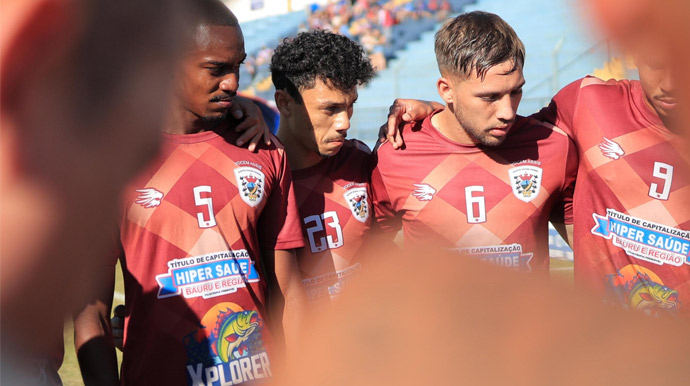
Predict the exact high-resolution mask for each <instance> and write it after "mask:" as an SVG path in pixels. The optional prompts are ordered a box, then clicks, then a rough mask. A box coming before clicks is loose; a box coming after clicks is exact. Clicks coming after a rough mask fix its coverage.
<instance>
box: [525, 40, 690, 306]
mask: <svg viewBox="0 0 690 386" xmlns="http://www.w3.org/2000/svg"><path fill="white" fill-rule="evenodd" d="M636 64H637V68H638V73H639V78H640V80H639V81H631V80H621V81H615V80H609V81H603V80H600V79H597V78H594V77H586V78H584V79H580V80H577V81H575V82H573V83H571V84H570V85H568V86H566V87H565V88H563V90H561V91H560V92H559V93H558V94H556V96H554V98H553V100H552V101H551V104H550V105H549V106H548V107H547V108H545V109H544V110H542V111H541V112H540V113H539V114H537V115H536V117H537V118H539V119H542V120H545V121H548V122H552V123H554V124H556V125H557V126H558V127H560V128H562V129H563V130H565V131H566V132H568V133H569V135H570V136H571V137H572V138H573V140H574V141H575V143H576V145H577V149H578V153H579V156H580V165H579V169H578V174H577V186H576V189H575V198H574V200H575V206H576V207H577V211H576V212H575V215H574V221H575V227H574V235H573V252H574V257H575V281H576V283H578V284H584V285H587V286H588V287H595V288H597V289H599V290H601V291H602V292H605V293H607V294H608V297H613V298H614V300H616V301H620V302H622V303H623V304H624V305H625V306H626V307H629V308H631V309H638V310H643V311H644V312H646V313H650V314H656V313H658V312H659V311H662V310H663V311H669V312H671V313H677V312H678V311H681V312H683V311H684V310H683V306H686V305H688V304H690V265H688V263H689V261H688V256H689V255H690V194H688V192H689V191H690V159H689V158H688V148H687V146H686V142H685V141H684V140H683V139H682V138H681V137H680V136H679V135H678V130H679V127H678V109H679V107H680V106H679V102H678V99H677V98H676V93H677V90H676V85H675V82H674V80H673V77H672V76H671V72H670V67H669V65H668V62H667V61H666V60H665V59H664V57H663V56H659V55H656V54H651V53H649V52H648V51H644V53H643V52H638V53H637V55H636Z"/></svg>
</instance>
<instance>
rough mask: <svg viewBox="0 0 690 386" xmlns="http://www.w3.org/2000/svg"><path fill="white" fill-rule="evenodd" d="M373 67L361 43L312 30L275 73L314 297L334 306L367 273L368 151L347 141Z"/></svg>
mask: <svg viewBox="0 0 690 386" xmlns="http://www.w3.org/2000/svg"><path fill="white" fill-rule="evenodd" d="M373 73H374V70H373V68H372V65H371V63H370V61H369V59H368V58H367V57H366V55H365V53H364V51H363V50H362V48H361V47H360V46H359V45H358V44H356V43H355V42H353V41H352V40H350V39H348V38H347V37H344V36H342V35H337V34H334V33H330V32H324V31H311V32H304V33H301V34H299V35H298V36H297V37H296V38H293V39H289V40H285V41H284V42H283V43H282V44H281V45H279V46H278V47H277V48H276V50H275V52H274V53H273V58H272V60H271V74H272V78H273V83H274V84H275V87H276V93H275V101H276V105H277V107H278V110H279V111H280V126H279V129H278V137H279V138H280V140H281V141H282V142H283V143H284V144H285V151H286V153H287V157H288V160H289V162H290V167H291V168H292V175H293V179H294V185H295V196H296V198H297V204H298V206H299V212H300V219H301V221H300V222H301V225H302V231H303V235H304V244H305V246H304V248H300V249H298V251H297V255H298V263H299V267H300V272H301V274H302V283H303V285H304V286H305V288H306V290H307V295H308V297H309V299H310V300H313V301H318V302H319V303H323V301H325V302H326V303H328V302H329V301H330V299H331V297H335V296H336V295H338V294H339V293H340V291H341V289H342V287H343V286H344V285H345V283H346V281H347V279H348V278H349V277H350V276H351V275H352V274H354V273H356V272H357V271H359V270H361V263H360V262H359V261H358V256H359V255H361V253H362V247H363V244H364V236H365V233H366V232H367V231H368V230H369V227H370V223H371V215H370V210H371V209H370V200H369V197H368V193H367V191H368V187H369V184H368V170H367V168H368V166H367V165H368V162H369V155H370V150H369V148H368V147H367V146H366V145H365V144H364V143H362V142H360V141H358V140H354V139H346V137H347V131H348V129H349V128H350V118H351V116H352V112H353V108H354V103H355V101H356V100H357V87H358V86H360V85H363V84H365V83H366V82H368V81H369V79H371V77H372V76H373Z"/></svg>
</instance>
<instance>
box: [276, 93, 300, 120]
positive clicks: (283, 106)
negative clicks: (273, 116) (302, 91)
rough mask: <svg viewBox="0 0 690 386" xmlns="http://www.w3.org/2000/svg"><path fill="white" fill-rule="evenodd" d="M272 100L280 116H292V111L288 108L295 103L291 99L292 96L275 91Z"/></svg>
mask: <svg viewBox="0 0 690 386" xmlns="http://www.w3.org/2000/svg"><path fill="white" fill-rule="evenodd" d="M274 99H275V101H276V107H277V108H278V111H279V112H280V115H282V116H284V117H289V116H290V115H292V109H291V108H290V105H291V104H292V103H295V101H294V100H293V99H292V96H290V94H289V93H288V92H287V91H285V90H276V93H275V95H274Z"/></svg>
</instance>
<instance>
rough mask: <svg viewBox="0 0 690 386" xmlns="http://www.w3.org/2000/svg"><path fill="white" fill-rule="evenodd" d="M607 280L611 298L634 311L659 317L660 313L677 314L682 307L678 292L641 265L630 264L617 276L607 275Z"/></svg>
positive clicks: (617, 273) (618, 272)
mask: <svg viewBox="0 0 690 386" xmlns="http://www.w3.org/2000/svg"><path fill="white" fill-rule="evenodd" d="M606 280H607V286H608V289H609V291H610V295H612V296H611V297H613V298H614V299H618V300H619V301H621V302H622V303H623V304H625V305H626V307H628V308H631V309H633V310H638V311H644V312H645V313H647V314H650V315H657V314H659V311H666V312H671V313H673V312H676V311H677V310H678V309H680V308H681V306H682V304H681V302H680V301H679V300H678V291H676V290H675V289H673V288H669V287H667V286H666V285H664V282H663V281H662V280H661V278H659V276H657V275H656V274H655V273H654V272H653V271H652V270H650V269H647V268H645V267H642V266H640V265H636V264H628V265H626V266H625V267H623V268H622V269H621V270H619V271H617V272H616V274H614V275H607V277H606Z"/></svg>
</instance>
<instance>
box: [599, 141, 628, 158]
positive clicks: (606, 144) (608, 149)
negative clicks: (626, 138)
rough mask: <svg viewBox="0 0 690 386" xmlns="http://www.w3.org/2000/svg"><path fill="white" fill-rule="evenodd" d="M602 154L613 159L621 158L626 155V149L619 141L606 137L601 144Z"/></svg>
mask: <svg viewBox="0 0 690 386" xmlns="http://www.w3.org/2000/svg"><path fill="white" fill-rule="evenodd" d="M599 149H600V150H601V154H603V155H604V156H605V157H609V158H611V159H613V160H616V159H619V158H621V157H622V156H624V155H625V151H623V148H622V147H621V145H619V144H618V143H616V142H614V141H612V140H610V139H608V138H606V137H604V140H603V141H601V143H600V144H599Z"/></svg>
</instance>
